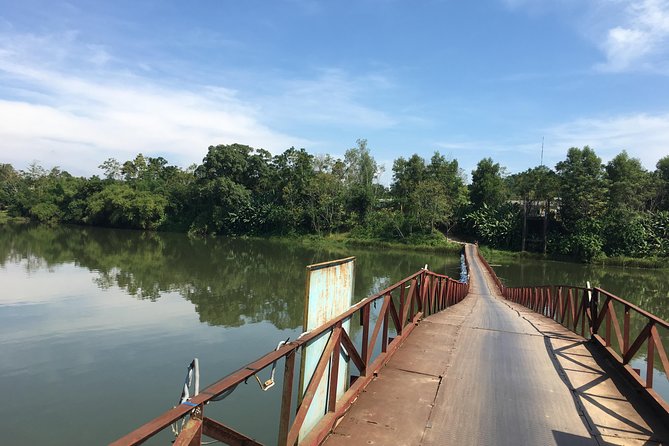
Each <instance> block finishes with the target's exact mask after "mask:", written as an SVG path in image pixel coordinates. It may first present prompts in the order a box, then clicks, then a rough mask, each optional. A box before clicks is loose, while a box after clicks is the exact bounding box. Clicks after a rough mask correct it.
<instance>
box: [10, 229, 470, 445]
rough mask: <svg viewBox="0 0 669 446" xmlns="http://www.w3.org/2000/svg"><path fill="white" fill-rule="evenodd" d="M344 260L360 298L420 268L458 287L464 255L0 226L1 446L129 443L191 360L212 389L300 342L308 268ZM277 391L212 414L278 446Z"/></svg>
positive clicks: (250, 390)
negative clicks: (352, 260) (281, 344)
mask: <svg viewBox="0 0 669 446" xmlns="http://www.w3.org/2000/svg"><path fill="white" fill-rule="evenodd" d="M348 255H355V256H356V257H357V261H356V278H355V284H356V298H357V299H361V298H364V297H366V296H368V295H370V294H372V293H374V292H376V291H378V290H380V289H382V288H385V287H386V286H387V285H390V284H392V283H394V282H396V281H397V280H399V279H401V278H403V277H406V276H407V275H409V274H411V273H413V272H415V271H417V270H418V269H419V268H421V267H422V266H423V265H424V264H426V263H427V264H429V266H430V269H432V270H434V271H437V272H440V273H445V274H448V275H451V276H453V277H458V274H459V258H458V257H457V256H444V255H435V254H430V253H401V252H387V251H384V250H380V249H375V250H347V251H342V252H328V251H322V250H320V251H319V250H314V249H306V248H303V247H292V246H290V245H288V244H285V243H279V242H270V241H257V240H232V239H216V240H206V241H202V240H189V239H188V238H187V237H185V236H183V235H179V234H152V233H151V234H146V233H145V234H143V233H141V232H134V231H120V230H108V229H98V228H66V227H59V228H46V227H0V280H1V283H2V292H1V293H0V358H2V360H1V361H0V395H2V400H3V401H2V404H0V431H2V433H3V434H2V435H3V440H2V443H3V444H50V445H58V444H81V445H88V444H106V443H108V442H109V441H111V440H114V439H115V438H117V437H119V436H121V435H123V434H125V433H127V432H129V431H130V430H132V429H134V428H136V427H138V426H139V425H140V424H142V423H143V422H145V421H148V420H149V419H151V418H153V417H155V416H157V415H158V414H160V413H161V412H162V411H164V410H166V409H169V408H171V407H172V406H174V404H175V403H176V401H177V399H178V397H179V394H180V392H181V385H182V383H183V378H184V374H185V371H186V366H187V365H188V363H189V362H190V361H191V359H192V358H193V357H198V358H199V360H200V368H201V382H202V384H203V386H204V385H207V384H210V383H211V382H213V381H215V380H216V379H218V378H220V377H222V376H224V375H226V374H228V373H230V372H232V371H234V370H236V369H238V368H239V367H240V366H242V365H244V364H246V363H248V362H250V361H252V360H254V359H256V358H258V357H260V356H261V355H263V354H264V353H267V352H268V351H270V350H272V349H273V348H274V347H275V346H276V344H277V342H278V341H279V340H283V339H286V338H287V337H289V336H290V337H291V338H292V339H295V338H296V337H297V336H299V334H300V333H301V331H302V330H301V328H302V318H303V313H302V309H303V303H304V302H303V300H304V281H305V266H306V265H308V264H311V263H316V262H321V261H325V260H331V259H336V258H341V257H345V256H348ZM279 374H280V373H277V375H279ZM261 378H263V379H266V377H265V376H264V375H263V376H261ZM280 389H281V387H280V383H279V384H278V385H277V386H275V387H274V388H273V389H271V390H270V391H268V392H261V391H260V390H259V388H258V386H257V385H256V383H255V382H251V381H249V383H248V385H241V386H239V387H238V389H237V390H236V391H235V392H234V393H233V394H232V395H231V396H230V397H228V398H227V399H226V400H225V401H224V402H221V403H216V404H213V405H210V406H208V407H207V413H208V414H209V415H210V416H212V417H214V418H219V419H221V420H224V421H225V422H226V423H227V424H229V425H231V426H232V427H234V428H237V429H239V430H241V431H242V432H244V433H247V434H250V435H253V436H255V437H256V438H257V439H258V440H260V441H261V442H264V443H266V444H273V443H274V442H275V438H276V431H277V429H276V424H277V423H278V418H277V414H278V413H279V404H280V401H279V400H280ZM167 438H169V437H166V438H165V439H167Z"/></svg>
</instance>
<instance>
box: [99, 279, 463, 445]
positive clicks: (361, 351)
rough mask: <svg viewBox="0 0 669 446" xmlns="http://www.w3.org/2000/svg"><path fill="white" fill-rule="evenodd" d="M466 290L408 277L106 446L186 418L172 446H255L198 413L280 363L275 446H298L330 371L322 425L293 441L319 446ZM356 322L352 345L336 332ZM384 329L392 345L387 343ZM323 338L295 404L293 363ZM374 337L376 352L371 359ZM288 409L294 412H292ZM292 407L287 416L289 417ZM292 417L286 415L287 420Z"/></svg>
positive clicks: (137, 439)
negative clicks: (343, 368) (350, 373)
mask: <svg viewBox="0 0 669 446" xmlns="http://www.w3.org/2000/svg"><path fill="white" fill-rule="evenodd" d="M468 290H469V285H468V284H466V283H460V282H458V281H456V280H453V279H451V278H450V277H447V276H444V275H441V274H436V273H434V272H431V271H428V270H420V271H418V272H416V273H415V274H413V275H411V276H409V277H407V278H405V279H403V280H401V281H399V282H397V283H396V284H394V285H392V286H390V287H388V288H386V289H385V290H383V291H381V292H379V293H377V294H375V295H373V296H370V297H368V298H366V299H364V300H362V301H360V302H358V303H357V304H355V305H354V306H352V307H351V308H350V309H349V310H348V311H346V312H345V313H344V314H342V315H341V316H339V317H337V318H336V319H333V320H331V321H329V322H328V323H326V324H324V325H322V326H321V327H319V328H317V329H315V330H312V331H310V332H308V333H306V334H304V335H302V336H301V337H300V338H298V339H297V340H296V341H294V342H289V343H288V344H286V345H284V346H282V347H280V348H279V349H278V350H276V351H274V352H271V353H268V354H267V355H265V356H263V357H262V358H260V359H258V360H256V361H254V362H252V363H251V364H248V365H246V366H244V367H242V368H241V369H239V370H238V371H236V372H234V373H232V374H230V375H228V376H226V377H225V378H223V379H221V380H219V381H217V382H215V383H214V384H212V385H211V386H209V387H208V388H206V389H205V390H203V391H202V392H201V393H200V394H198V395H196V396H194V397H193V398H191V399H190V400H189V401H188V402H187V403H184V404H181V405H179V406H177V407H175V408H173V409H171V410H168V411H167V412H165V413H163V414H162V415H160V416H158V417H157V418H155V419H154V420H152V421H149V422H148V423H146V424H144V425H143V426H141V427H139V428H138V429H136V430H134V431H132V432H131V433H129V434H127V435H126V436H124V437H123V438H120V439H119V440H117V441H115V442H114V443H112V445H114V446H122V445H123V446H128V445H136V444H141V443H143V442H144V441H146V440H148V439H149V438H151V437H153V436H154V435H156V434H158V433H159V432H161V431H163V430H164V429H166V428H167V427H168V426H170V425H171V424H172V423H175V422H177V421H180V420H182V419H184V418H185V417H189V419H188V422H187V423H186V424H185V427H184V429H183V430H182V431H181V433H180V434H179V436H178V437H177V439H176V441H175V442H174V444H175V445H199V444H201V439H202V436H203V435H204V436H207V437H210V438H213V439H214V440H219V441H221V442H223V443H225V444H230V445H258V444H259V443H258V442H256V441H255V440H253V439H252V438H250V437H249V436H246V435H244V434H242V433H239V432H236V431H234V430H233V429H231V428H229V427H227V426H225V425H223V424H221V423H219V422H217V421H214V420H212V419H210V418H207V417H205V416H204V411H205V407H206V405H207V404H209V403H210V402H212V401H214V400H215V399H216V398H217V397H218V396H220V395H222V394H225V393H226V392H230V391H231V390H234V388H235V387H236V386H237V385H238V384H240V383H242V382H244V381H245V380H247V379H248V378H253V377H254V375H256V374H257V373H259V372H260V371H262V370H263V369H265V368H267V367H271V366H272V364H274V363H276V362H277V361H279V360H280V359H282V358H283V359H284V368H283V394H282V404H281V413H280V416H279V420H277V423H278V425H279V438H278V440H277V443H278V444H279V445H291V446H292V445H294V444H295V443H296V442H297V440H298V433H299V431H300V428H301V426H302V423H303V422H304V419H305V417H306V414H307V411H308V409H309V406H310V404H311V402H312V401H313V398H314V393H315V391H316V388H317V387H318V385H319V383H320V381H321V378H322V376H323V375H324V374H325V373H328V371H327V366H328V363H330V362H331V364H332V366H331V367H330V371H329V373H330V380H329V381H330V386H329V396H330V398H329V399H328V401H329V402H330V403H329V407H328V408H327V410H328V412H327V414H326V415H325V417H324V418H323V419H322V420H321V421H320V423H319V424H318V425H317V426H316V427H315V428H314V429H313V430H312V431H311V433H310V434H309V435H308V436H307V437H306V438H300V439H299V444H300V445H316V444H319V443H320V442H321V441H322V440H323V439H324V438H325V437H326V436H327V435H328V434H329V432H330V430H331V429H332V427H333V426H334V424H335V422H336V421H337V419H338V418H340V417H341V416H342V415H343V414H344V413H345V412H346V410H348V408H349V407H350V406H351V404H352V403H353V401H354V400H355V399H356V397H357V396H358V394H360V392H361V391H362V390H363V389H364V388H365V387H366V386H367V384H368V383H369V382H370V381H371V380H372V379H373V378H374V374H375V373H376V372H377V371H378V370H379V369H380V368H381V367H383V366H384V365H385V364H386V363H387V362H388V360H389V359H390V357H391V355H392V354H393V353H394V352H395V351H396V350H397V348H398V347H399V346H400V345H401V344H402V343H403V342H404V339H406V337H407V336H408V335H409V334H410V333H411V332H412V330H413V329H414V327H416V325H418V322H419V320H420V319H421V318H423V317H425V316H427V315H430V314H433V313H436V312H438V311H441V310H443V309H445V308H446V307H449V306H451V305H454V304H456V303H458V302H460V301H461V300H462V299H464V297H465V296H466V295H467V293H468ZM377 303H380V304H381V308H380V311H379V316H378V317H377V319H376V322H375V323H373V322H372V321H371V318H370V314H371V313H372V311H373V310H372V306H376V304H377ZM355 316H359V317H360V323H361V325H362V336H360V340H359V341H358V342H354V340H353V339H351V337H349V335H348V334H347V333H346V331H345V330H344V329H343V328H342V325H343V323H344V322H346V321H348V320H351V319H353V318H354V317H355ZM391 324H392V328H394V332H395V337H393V338H391V337H390V336H389V334H391V332H390V330H391ZM326 332H329V333H330V335H329V341H328V343H327V346H326V348H325V351H324V353H323V355H322V356H321V359H320V361H319V362H318V365H317V366H316V369H315V372H314V375H313V376H312V378H311V381H310V384H309V385H308V386H306V389H305V390H304V393H303V395H302V396H301V398H297V400H298V402H297V404H296V405H294V404H293V400H294V399H296V398H295V395H294V393H295V392H294V391H293V382H294V374H295V357H296V354H298V353H300V350H301V349H303V348H304V347H305V346H306V344H307V343H308V342H309V341H310V340H313V339H315V338H317V337H319V336H321V335H323V334H324V333H326ZM379 337H380V351H379V352H378V353H375V346H378V341H379ZM342 348H343V349H345V350H346V352H347V354H348V356H349V357H350V359H351V363H352V364H353V365H354V366H355V368H356V369H357V370H358V372H359V375H360V376H359V377H358V378H357V379H355V381H353V382H352V384H351V385H350V387H349V388H348V390H347V391H346V393H345V394H344V395H343V396H342V397H341V398H340V399H339V400H336V392H337V377H338V370H339V356H340V350H341V349H342ZM295 406H296V407H295ZM294 407H295V409H293V408H294ZM293 414H294V415H293Z"/></svg>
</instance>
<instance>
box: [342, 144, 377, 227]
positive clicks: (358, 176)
mask: <svg viewBox="0 0 669 446" xmlns="http://www.w3.org/2000/svg"><path fill="white" fill-rule="evenodd" d="M344 165H345V170H344V173H345V184H346V186H347V189H348V190H347V195H348V200H347V201H348V208H349V210H351V211H353V212H355V213H356V214H357V215H358V220H359V223H364V222H365V220H366V218H367V214H368V213H369V212H370V211H371V210H372V208H373V207H374V204H375V201H376V188H375V187H374V182H375V181H376V180H378V178H379V175H380V174H381V169H379V166H378V165H377V164H376V161H375V160H374V157H372V155H371V154H370V152H369V148H368V147H367V140H366V139H359V140H357V146H356V147H354V148H351V149H349V150H347V151H346V154H345V155H344Z"/></svg>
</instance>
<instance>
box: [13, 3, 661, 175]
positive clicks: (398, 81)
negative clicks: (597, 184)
mask: <svg viewBox="0 0 669 446" xmlns="http://www.w3.org/2000/svg"><path fill="white" fill-rule="evenodd" d="M542 137H544V138H545V155H544V160H545V164H547V165H549V166H554V165H555V163H556V162H558V161H560V160H562V159H564V157H565V154H566V151H567V149H568V148H569V147H571V146H579V147H581V146H584V145H586V144H587V145H590V146H591V147H593V148H594V149H595V150H596V152H597V153H598V154H599V155H600V156H601V157H602V159H603V160H604V161H607V160H609V159H611V158H612V157H613V156H615V155H616V154H617V153H619V152H620V151H621V150H623V149H626V150H627V151H628V153H629V154H630V155H632V156H635V157H638V158H640V159H641V160H642V162H643V164H644V165H645V166H646V167H647V168H649V169H653V168H654V165H655V163H656V162H657V160H658V159H659V158H661V157H663V156H666V155H669V0H635V1H632V0H589V1H586V0H551V1H549V0H489V1H478V2H462V1H455V0H452V1H437V0H433V1H430V0H422V1H419V0H416V1H400V0H357V1H347V0H341V1H328V2H326V1H311V0H274V1H270V0H266V1H254V0H245V1H243V2H240V1H227V0H218V1H199V2H182V1H166V0H161V1H144V2H138V1H114V2H99V1H78V2H77V1H72V2H58V1H35V0H22V1H21V2H16V1H6V0H0V138H1V141H2V143H0V162H10V163H12V164H14V165H15V166H16V167H17V168H21V169H23V168H25V167H26V166H27V165H28V164H29V163H30V162H32V161H33V160H38V161H39V162H40V163H41V164H42V165H44V166H45V167H51V166H54V165H58V166H60V167H61V168H62V169H65V170H68V171H70V172H71V173H73V174H77V175H91V174H94V173H100V171H99V170H98V169H97V166H98V164H100V163H101V162H102V161H104V160H105V159H106V158H108V157H115V158H117V159H119V160H120V161H124V160H126V159H131V158H133V157H134V156H135V155H136V154H137V153H138V152H142V153H144V154H145V155H151V156H159V155H160V156H164V157H165V158H167V159H168V160H169V161H170V162H171V163H173V164H177V165H181V166H184V167H185V166H187V165H189V164H191V163H194V162H198V163H199V162H201V160H202V158H203V156H204V155H205V153H206V149H207V147H208V146H209V145H211V144H229V143H233V142H239V143H244V144H249V145H251V146H254V147H257V148H261V147H262V148H265V149H267V150H270V151H271V152H273V153H279V152H282V151H283V150H285V149H287V148H288V147H290V146H296V147H304V148H306V149H307V150H309V151H310V152H311V153H315V154H320V153H330V154H332V155H335V156H342V155H343V153H344V152H345V151H346V149H347V148H350V147H352V146H354V145H355V141H356V140H357V139H358V138H366V139H367V140H368V145H369V147H370V148H371V150H372V153H373V155H374V156H375V158H376V159H377V161H378V162H379V163H381V164H383V165H385V166H386V173H385V174H384V176H383V179H382V181H383V182H385V183H388V182H389V181H390V180H391V177H392V171H391V167H392V161H393V159H395V158H397V157H399V156H410V155H411V154H413V153H418V154H420V155H422V156H424V157H426V158H429V157H430V156H431V155H432V153H433V152H434V151H435V150H438V151H440V152H441V153H442V154H445V155H448V156H449V157H451V158H456V159H458V161H459V162H460V164H461V167H463V168H464V170H465V171H466V172H467V173H470V172H471V170H472V169H473V168H474V166H475V165H476V163H477V162H478V161H479V160H480V159H481V158H484V157H492V158H493V159H494V160H496V161H498V162H500V163H501V164H502V165H504V166H506V167H507V168H508V171H509V172H516V171H521V170H524V169H527V168H529V167H533V166H536V165H538V164H539V162H540V151H541V140H542Z"/></svg>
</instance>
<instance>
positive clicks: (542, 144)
mask: <svg viewBox="0 0 669 446" xmlns="http://www.w3.org/2000/svg"><path fill="white" fill-rule="evenodd" d="M543 165H544V137H543V136H542V137H541V166H542V167H543Z"/></svg>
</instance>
